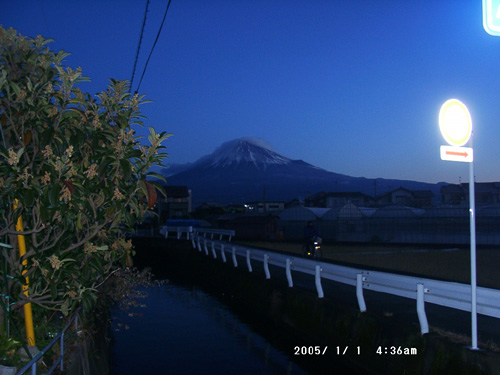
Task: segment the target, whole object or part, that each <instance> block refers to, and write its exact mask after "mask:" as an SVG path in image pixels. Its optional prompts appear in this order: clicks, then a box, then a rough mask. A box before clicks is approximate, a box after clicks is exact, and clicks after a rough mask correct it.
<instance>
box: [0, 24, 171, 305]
mask: <svg viewBox="0 0 500 375" xmlns="http://www.w3.org/2000/svg"><path fill="white" fill-rule="evenodd" d="M49 42H51V40H47V39H44V38H42V37H41V36H38V37H37V38H36V39H31V38H28V37H23V36H21V35H19V34H17V32H16V31H15V30H13V29H9V30H6V29H4V28H2V27H0V125H1V128H0V129H1V136H2V139H0V242H6V241H8V242H9V243H10V244H11V245H13V246H14V247H13V248H12V249H8V248H2V255H3V262H4V264H5V266H4V267H2V269H0V275H1V276H2V281H6V282H4V283H3V291H2V292H3V294H4V296H7V295H8V296H9V297H10V302H11V303H12V302H14V306H13V309H14V310H15V309H16V308H18V307H20V306H22V305H23V304H25V303H27V302H32V303H34V304H36V305H39V306H42V307H43V308H46V309H51V310H59V311H62V312H63V313H65V314H68V313H69V312H71V311H72V310H74V309H75V308H76V307H77V306H78V305H80V304H83V305H84V306H85V307H87V308H90V307H91V305H92V304H93V302H95V300H96V295H97V288H98V287H99V286H100V285H101V284H102V283H103V281H104V280H105V278H106V277H107V276H108V275H109V274H111V273H112V272H113V271H114V270H115V269H117V268H119V267H123V266H125V265H126V263H127V259H128V258H129V256H130V254H131V252H132V245H131V243H130V241H126V240H125V237H124V232H125V231H127V230H130V229H131V228H133V226H134V224H135V223H136V222H137V221H139V220H141V218H142V217H143V216H144V214H145V213H146V212H148V211H150V210H151V208H152V207H153V205H154V204H155V201H156V194H157V188H160V186H159V184H158V183H155V182H151V181H150V180H151V178H148V177H151V176H152V177H157V178H160V176H158V175H154V174H152V173H149V172H148V171H149V170H150V167H151V166H153V165H161V160H162V158H164V157H165V154H164V153H162V152H160V151H162V149H164V146H162V142H163V141H164V140H165V139H167V138H168V137H169V136H170V135H171V134H166V133H156V132H155V130H154V129H153V128H149V129H150V134H149V136H148V140H149V145H147V146H146V145H143V144H142V143H140V142H139V138H138V137H137V136H136V135H135V132H134V130H133V127H135V126H142V125H143V124H142V122H141V120H142V119H143V117H142V116H141V112H140V109H139V108H140V106H141V104H143V103H144V102H145V101H144V100H143V97H142V96H139V95H138V94H131V93H130V91H129V87H128V83H127V82H126V81H116V80H111V81H110V84H109V86H108V88H107V89H106V90H105V91H102V92H100V93H98V94H96V95H90V94H88V93H84V92H83V91H82V90H81V89H80V88H79V87H78V85H79V84H80V83H81V82H82V81H87V80H88V79H87V78H85V77H84V76H83V75H82V72H81V69H80V68H78V69H76V70H73V69H72V68H70V67H65V66H63V60H64V58H65V57H66V56H67V55H68V54H67V53H65V52H62V51H60V52H57V53H56V52H54V51H52V50H50V49H49V48H48V46H47V44H48V43H49ZM147 178H148V179H147ZM19 217H22V220H23V224H24V229H23V230H22V231H19V230H16V223H17V221H18V218H19ZM20 234H22V235H24V238H25V240H26V248H27V253H26V255H25V256H24V257H23V258H22V259H20V257H19V250H18V246H17V235H20ZM2 239H3V240H2ZM23 261H24V262H25V264H24V265H23ZM23 271H24V272H25V275H23V274H22V273H23ZM25 276H28V277H29V295H28V296H26V295H25V294H23V292H22V285H23V284H25Z"/></svg>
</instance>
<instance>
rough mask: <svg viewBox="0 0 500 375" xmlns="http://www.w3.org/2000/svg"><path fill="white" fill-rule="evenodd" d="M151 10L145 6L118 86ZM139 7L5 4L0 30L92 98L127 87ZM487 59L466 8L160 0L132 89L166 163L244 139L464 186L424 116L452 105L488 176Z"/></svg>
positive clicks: (491, 156) (488, 45)
mask: <svg viewBox="0 0 500 375" xmlns="http://www.w3.org/2000/svg"><path fill="white" fill-rule="evenodd" d="M166 5H167V1H158V0H151V3H150V5H149V13H148V19H147V23H146V29H145V33H144V38H143V43H142V48H141V52H140V58H139V61H138V66H137V71H136V75H135V78H134V85H133V90H135V89H136V88H137V84H138V82H139V78H140V76H141V74H142V71H143V69H144V64H145V62H146V59H147V56H148V54H149V52H150V49H151V47H152V45H153V42H154V39H155V37H156V34H157V32H158V28H159V26H160V23H161V19H162V17H163V14H164V11H165V9H166ZM145 6H146V1H145V0H144V1H139V0H137V1H132V0H129V1H127V0H119V1H96V0H94V1H91V0H86V1H75V0H71V1H68V0H64V1H49V0H37V1H26V0H15V1H14V0H10V1H7V0H4V1H3V2H2V7H1V11H0V24H2V25H3V26H4V27H13V28H15V29H17V30H18V32H20V33H21V34H23V35H29V36H32V37H35V36H36V35H38V34H41V35H43V36H44V37H50V38H52V39H55V42H54V43H52V44H51V46H52V48H53V49H55V50H59V49H63V50H65V51H68V52H71V54H72V55H71V56H69V57H68V58H67V59H66V65H69V66H71V67H73V68H76V67H78V66H81V67H82V69H83V73H84V75H86V76H88V77H90V78H91V79H92V82H91V83H85V84H83V87H82V89H84V90H85V91H88V92H91V93H95V92H98V91H100V90H102V89H105V87H106V85H107V83H108V79H109V78H117V79H130V78H131V75H132V68H133V65H134V59H135V54H136V50H137V45H138V42H139V34H140V30H141V26H142V22H143V16H144V11H145ZM499 58H500V37H493V36H491V35H488V34H487V33H486V32H485V31H484V29H483V25H482V4H481V0H420V1H414V0H356V1H353V0H329V1H326V0H317V1H299V0H274V1H271V0H266V1H264V0H225V1H222V0H211V1H207V0H172V3H171V6H170V9H169V11H168V15H167V18H166V22H165V25H164V27H163V30H162V33H161V35H160V38H159V41H158V44H157V46H156V49H155V50H154V52H153V55H152V57H151V61H150V62H149V66H148V69H147V71H146V74H145V77H144V80H143V82H142V84H141V87H140V90H139V91H140V93H141V94H145V95H146V97H147V99H150V100H152V101H153V103H150V104H146V105H144V106H143V111H144V114H145V115H146V116H147V118H148V120H147V122H146V124H147V126H153V127H155V128H156V129H157V130H158V131H161V130H164V131H168V132H172V133H174V134H175V136H174V137H172V138H170V139H169V140H167V142H166V146H167V151H168V153H169V158H168V159H167V163H186V162H193V161H195V160H197V159H198V158H199V157H201V156H203V155H205V154H208V153H211V152H212V151H214V150H215V148H216V147H218V146H219V145H220V144H221V143H223V142H226V141H229V140H231V139H234V138H239V137H245V136H246V137H259V138H263V139H265V140H266V141H268V142H269V143H270V144H271V146H272V148H273V150H274V151H276V152H278V153H280V154H283V155H284V156H286V157H289V158H292V159H303V160H304V161H306V162H308V163H311V164H313V165H316V166H318V167H321V168H324V169H327V170H329V171H333V172H338V173H344V174H348V175H351V176H363V177H383V178H397V179H409V180H417V181H424V182H438V181H446V182H450V183H458V181H459V178H460V177H461V179H462V181H464V182H467V181H468V176H469V168H468V164H466V163H458V162H445V161H441V160H440V157H439V147H440V145H442V144H445V141H444V140H443V138H442V137H441V134H440V132H439V127H438V113H439V109H440V107H441V104H442V103H443V102H444V101H446V100H447V99H449V98H457V99H460V100H461V101H463V102H464V103H465V104H466V105H467V106H468V107H469V110H470V112H471V116H472V120H473V126H474V156H475V163H474V167H475V172H476V173H475V174H476V180H477V181H478V182H484V181H500V169H499V165H500V145H499V141H500V123H499V120H500V105H499V103H498V98H499V97H500V96H499V95H498V94H499V93H500V59H499ZM142 132H143V133H145V131H142Z"/></svg>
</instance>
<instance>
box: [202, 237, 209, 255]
mask: <svg viewBox="0 0 500 375" xmlns="http://www.w3.org/2000/svg"><path fill="white" fill-rule="evenodd" d="M203 250H205V255H208V248H207V239H206V238H205V239H204V240H203Z"/></svg>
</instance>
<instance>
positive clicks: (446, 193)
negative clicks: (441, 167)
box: [440, 184, 465, 205]
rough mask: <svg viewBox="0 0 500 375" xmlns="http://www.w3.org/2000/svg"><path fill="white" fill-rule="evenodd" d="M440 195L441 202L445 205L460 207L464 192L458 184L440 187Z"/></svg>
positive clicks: (463, 199)
mask: <svg viewBox="0 0 500 375" xmlns="http://www.w3.org/2000/svg"><path fill="white" fill-rule="evenodd" d="M440 194H441V202H442V203H443V204H445V205H460V204H462V203H464V202H465V192H464V189H463V187H462V185H459V184H450V185H446V186H441V189H440Z"/></svg>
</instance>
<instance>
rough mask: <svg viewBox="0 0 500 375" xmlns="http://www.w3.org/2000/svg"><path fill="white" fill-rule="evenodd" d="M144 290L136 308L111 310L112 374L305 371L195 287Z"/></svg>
mask: <svg viewBox="0 0 500 375" xmlns="http://www.w3.org/2000/svg"><path fill="white" fill-rule="evenodd" d="M145 291H146V292H147V294H148V296H147V297H146V298H143V299H142V298H141V299H139V300H138V302H139V305H138V306H136V307H133V308H132V309H130V310H129V311H114V312H113V315H112V317H113V339H114V341H113V346H112V365H111V366H112V368H111V374H112V375H127V374H150V375H154V374H176V375H180V374H203V375H210V374H239V375H243V374H307V373H308V372H306V371H305V370H303V369H302V368H300V367H299V365H297V364H296V363H294V362H293V358H291V357H290V356H288V355H286V354H284V353H283V352H281V351H280V350H278V349H276V348H275V347H274V346H273V345H271V344H270V343H269V342H268V341H267V340H266V339H265V338H264V337H262V336H261V335H259V334H258V333H256V332H254V330H252V328H251V327H250V326H249V325H248V324H246V323H244V322H242V321H241V320H240V319H239V318H238V316H236V315H235V313H233V312H231V311H230V309H229V308H228V307H227V306H225V305H224V304H223V303H222V302H221V301H220V300H218V299H216V298H215V297H213V296H210V295H209V294H207V293H205V292H203V291H201V290H200V289H199V288H198V287H196V286H181V285H175V284H173V283H168V284H166V285H163V286H158V287H153V288H148V289H145ZM141 305H146V306H142V307H141Z"/></svg>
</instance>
